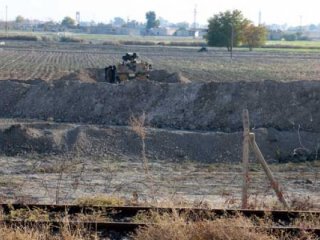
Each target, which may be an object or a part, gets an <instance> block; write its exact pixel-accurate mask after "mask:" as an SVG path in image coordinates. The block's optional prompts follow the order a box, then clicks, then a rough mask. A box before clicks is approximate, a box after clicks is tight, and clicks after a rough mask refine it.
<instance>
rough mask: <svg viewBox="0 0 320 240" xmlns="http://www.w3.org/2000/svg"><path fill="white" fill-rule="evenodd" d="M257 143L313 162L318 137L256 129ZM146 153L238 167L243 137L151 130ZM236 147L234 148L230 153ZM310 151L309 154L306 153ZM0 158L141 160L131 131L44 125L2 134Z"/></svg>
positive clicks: (272, 157) (272, 155) (271, 153)
mask: <svg viewBox="0 0 320 240" xmlns="http://www.w3.org/2000/svg"><path fill="white" fill-rule="evenodd" d="M254 132H255V133H256V137H257V141H258V144H259V146H260V147H261V149H262V151H263V153H264V155H265V157H266V158H267V159H268V160H269V161H275V162H284V161H311V160H314V159H315V158H316V154H317V153H316V150H315V149H316V147H317V143H318V142H319V140H320V134H319V133H313V134H310V133H307V132H300V137H301V138H303V140H304V151H303V152H302V151H301V150H302V147H301V145H300V142H299V137H298V135H297V134H296V133H294V132H290V131H277V130H275V129H257V130H254ZM146 134H147V138H146V149H147V154H148V158H149V159H152V160H153V159H161V160H168V159H170V160H173V161H185V160H186V161H188V160H192V161H197V162H209V163H213V162H238V161H239V159H240V156H241V149H242V133H241V132H235V133H221V132H206V133H204V132H193V131H171V130H159V129H152V128H148V129H147V131H146ZM230 146H232V147H230ZM308 150H310V151H308ZM0 153H2V154H6V155H16V154H24V153H40V154H52V153H54V154H64V153H75V154H77V156H88V155H90V156H103V155H112V156H124V155H125V156H127V157H132V158H140V157H141V140H140V139H139V137H138V136H137V135H136V134H135V133H134V132H133V131H132V130H131V129H130V128H128V127H102V126H94V125H74V124H55V123H46V122H43V123H42V124H40V123H38V124H32V123H21V124H13V125H11V126H10V125H8V126H7V127H6V128H4V129H2V130H0Z"/></svg>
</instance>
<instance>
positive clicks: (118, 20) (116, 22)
mask: <svg viewBox="0 0 320 240" xmlns="http://www.w3.org/2000/svg"><path fill="white" fill-rule="evenodd" d="M113 24H114V25H115V26H119V27H121V26H123V25H125V24H126V21H125V20H124V19H123V18H121V17H115V18H114V19H113Z"/></svg>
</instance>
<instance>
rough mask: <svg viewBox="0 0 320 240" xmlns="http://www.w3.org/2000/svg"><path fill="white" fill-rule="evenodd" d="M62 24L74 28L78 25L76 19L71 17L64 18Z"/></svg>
mask: <svg viewBox="0 0 320 240" xmlns="http://www.w3.org/2000/svg"><path fill="white" fill-rule="evenodd" d="M61 25H62V26H64V27H67V28H72V27H74V26H75V25H76V21H75V20H74V19H73V18H71V17H65V18H64V19H63V20H62V22H61Z"/></svg>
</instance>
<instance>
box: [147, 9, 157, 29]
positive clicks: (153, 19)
mask: <svg viewBox="0 0 320 240" xmlns="http://www.w3.org/2000/svg"><path fill="white" fill-rule="evenodd" d="M146 19H147V26H146V29H147V30H150V29H151V28H157V27H159V25H160V21H159V20H157V15H156V13H155V12H154V11H149V12H147V13H146Z"/></svg>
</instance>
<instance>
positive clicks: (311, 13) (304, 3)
mask: <svg viewBox="0 0 320 240" xmlns="http://www.w3.org/2000/svg"><path fill="white" fill-rule="evenodd" d="M6 5H7V6H8V16H9V19H14V18H15V17H16V16H17V15H23V16H24V17H27V18H31V19H40V20H61V19H62V18H63V17H64V16H71V17H73V18H75V13H76V11H79V12H80V14H81V20H82V21H90V20H94V21H96V22H109V21H110V19H113V18H114V17H115V16H121V17H122V18H124V19H127V18H129V19H135V20H138V21H141V22H144V21H145V13H146V12H147V11H149V10H153V11H155V12H156V14H157V16H161V17H163V18H165V19H168V20H169V21H171V22H181V21H187V22H189V23H192V22H193V11H194V8H195V5H197V10H198V17H197V22H198V23H201V24H206V23H207V20H208V18H209V17H211V16H213V14H215V13H218V12H220V11H225V10H228V9H230V10H232V9H240V10H241V11H242V12H243V13H244V15H245V17H247V18H249V19H250V20H252V21H254V22H258V16H259V14H258V13H259V10H261V13H262V22H264V23H267V24H271V23H278V24H284V23H287V24H289V25H300V19H301V20H302V24H310V23H316V24H318V23H320V1H319V0H299V1H293V0H291V1H289V0H260V1H259V0H256V1H255V0H219V1H218V0H179V1H178V0H176V1H174V0H113V1H108V0H90V1H88V0H0V18H1V19H4V18H5V6H6Z"/></svg>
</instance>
